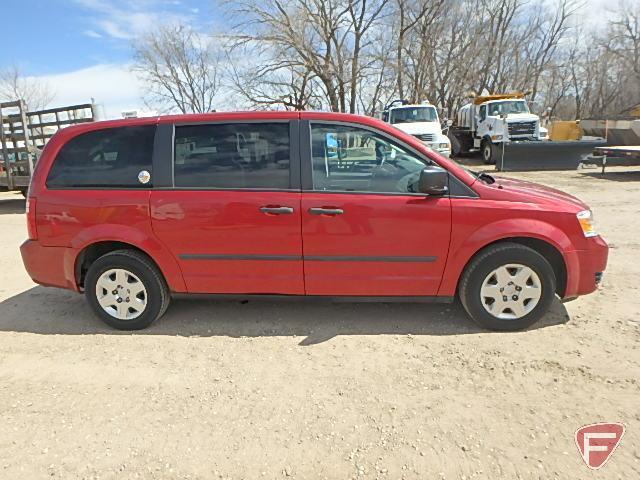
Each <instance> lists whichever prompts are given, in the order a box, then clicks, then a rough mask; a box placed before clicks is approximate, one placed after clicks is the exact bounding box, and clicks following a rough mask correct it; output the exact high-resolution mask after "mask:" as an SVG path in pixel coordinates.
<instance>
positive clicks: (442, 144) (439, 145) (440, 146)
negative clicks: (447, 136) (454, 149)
mask: <svg viewBox="0 0 640 480" xmlns="http://www.w3.org/2000/svg"><path fill="white" fill-rule="evenodd" d="M438 148H443V149H445V150H449V149H450V148H451V147H450V146H449V144H448V143H438Z"/></svg>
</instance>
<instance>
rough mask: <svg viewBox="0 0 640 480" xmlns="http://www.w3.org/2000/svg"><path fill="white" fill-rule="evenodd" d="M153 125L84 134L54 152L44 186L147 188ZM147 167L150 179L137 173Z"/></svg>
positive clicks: (150, 183) (151, 152)
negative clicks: (140, 176)
mask: <svg viewBox="0 0 640 480" xmlns="http://www.w3.org/2000/svg"><path fill="white" fill-rule="evenodd" d="M155 130H156V127H155V125H145V126H136V127H119V128H109V129H105V130H96V131H93V132H88V133H84V134H81V135H78V136H77V137H75V138H73V139H71V140H70V141H69V142H68V143H67V144H66V145H64V146H63V147H62V148H61V149H60V152H59V153H58V155H57V157H56V159H55V161H54V163H53V166H52V167H51V171H50V172H49V176H48V178H47V186H48V187H52V188H91V187H95V188H149V187H151V186H152V185H153V172H152V171H151V165H152V157H153V139H154V135H155ZM143 170H147V171H148V172H150V173H151V174H152V175H151V181H149V182H147V183H145V184H143V183H140V181H139V180H138V174H139V173H140V172H141V171H143Z"/></svg>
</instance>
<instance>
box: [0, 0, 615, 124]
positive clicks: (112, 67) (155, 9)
mask: <svg viewBox="0 0 640 480" xmlns="http://www.w3.org/2000/svg"><path fill="white" fill-rule="evenodd" d="M534 1H550V0H534ZM612 3H614V4H615V3H617V2H616V0H583V7H582V8H581V15H582V16H583V17H584V19H585V21H588V22H598V21H600V20H601V19H602V18H603V16H605V15H606V13H607V6H608V5H611V4H612ZM218 5H219V2H218V1H216V0H0V18H3V20H4V19H6V20H8V21H3V22H2V30H3V31H2V37H3V39H5V40H6V39H10V40H9V44H8V47H9V48H7V43H4V44H3V48H0V69H1V68H3V67H6V66H8V65H13V64H15V65H18V66H19V67H20V68H21V70H22V71H23V72H24V73H25V74H26V75H29V76H35V77H40V78H43V79H44V80H45V81H46V82H47V83H48V84H49V85H50V86H51V87H52V89H53V91H54V93H55V98H54V99H53V101H52V104H51V106H63V105H71V104H77V103H86V102H90V101H91V98H94V99H95V100H96V102H97V103H99V104H102V105H103V106H104V110H105V113H106V116H107V117H109V118H116V117H120V115H121V112H122V111H123V110H132V109H144V104H143V102H142V100H141V98H142V96H143V93H144V87H143V85H142V84H141V83H140V81H139V80H138V79H137V78H136V76H135V75H134V74H133V73H132V72H131V61H132V59H131V55H132V49H131V44H132V42H133V41H134V39H135V38H136V37H137V36H139V35H141V34H144V33H145V32H148V31H150V30H152V29H153V28H154V27H155V26H157V25H158V24H160V23H164V22H172V21H185V22H187V23H188V24H189V25H192V26H194V27H195V28H196V29H199V30H201V31H212V30H213V29H214V28H216V26H220V25H222V24H223V22H224V21H225V19H224V18H223V15H222V14H221V12H220V11H219V8H218ZM227 20H228V19H227ZM25 27H27V29H25Z"/></svg>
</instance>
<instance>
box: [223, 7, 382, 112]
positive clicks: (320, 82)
mask: <svg viewBox="0 0 640 480" xmlns="http://www.w3.org/2000/svg"><path fill="white" fill-rule="evenodd" d="M389 2H390V0H292V1H290V2H288V3H285V2H283V1H282V0H273V1H239V2H238V1H236V2H228V5H229V8H230V9H231V10H232V11H233V12H234V13H235V14H236V15H237V16H238V17H240V18H243V19H244V20H243V22H242V23H241V24H239V25H237V26H236V27H235V31H234V34H235V39H236V41H237V43H238V44H253V45H260V46H262V47H263V48H265V49H266V48H268V49H271V51H272V52H277V54H276V55H271V56H263V57H262V58H263V59H264V58H267V63H263V64H261V65H260V68H261V69H264V70H267V71H269V70H271V71H275V70H277V69H279V68H286V69H294V71H297V72H298V73H299V74H302V72H305V73H304V74H303V75H302V77H300V78H308V80H309V81H310V82H312V84H313V85H314V86H315V87H316V88H317V87H320V88H321V90H322V97H324V98H323V104H325V105H326V107H327V108H329V109H331V110H333V111H341V112H352V113H355V112H356V111H357V110H358V108H359V106H358V104H359V102H358V98H359V91H358V86H359V85H361V84H362V81H363V78H364V76H365V75H371V74H372V73H374V72H372V71H371V69H370V68H369V67H370V61H371V56H370V51H372V50H373V49H374V47H375V45H374V44H373V42H372V38H374V37H375V34H376V29H377V28H378V27H380V26H381V25H382V20H383V19H384V18H385V15H386V14H387V11H386V7H387V5H388V4H389ZM360 101H362V97H361V96H360ZM323 106H324V105H323Z"/></svg>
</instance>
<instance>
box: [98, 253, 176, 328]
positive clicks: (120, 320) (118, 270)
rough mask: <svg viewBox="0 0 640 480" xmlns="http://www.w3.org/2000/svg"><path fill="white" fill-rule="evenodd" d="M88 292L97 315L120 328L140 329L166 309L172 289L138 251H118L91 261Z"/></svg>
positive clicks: (114, 326)
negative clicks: (170, 289)
mask: <svg viewBox="0 0 640 480" xmlns="http://www.w3.org/2000/svg"><path fill="white" fill-rule="evenodd" d="M85 295H86V297H87V300H88V302H89V305H91V308H92V309H93V311H94V312H95V314H96V315H97V316H98V317H99V318H100V319H101V320H102V321H104V322H105V323H106V324H107V325H109V326H111V327H113V328H116V329H118V330H140V329H143V328H146V327H148V326H149V325H151V324H152V323H153V322H154V321H155V320H157V319H158V318H160V317H161V316H162V315H163V314H164V312H165V311H166V310H167V307H168V306H169V301H170V295H169V288H168V287H167V283H166V282H165V280H164V277H163V276H162V273H160V271H159V270H158V267H156V266H155V265H154V264H153V262H152V261H151V260H150V259H149V258H148V257H147V256H146V255H144V254H142V253H140V252H137V251H135V250H116V251H113V252H110V253H107V254H105V255H103V256H101V257H100V258H98V259H97V260H96V261H95V262H93V263H92V264H91V266H90V267H89V270H88V271H87V275H86V278H85Z"/></svg>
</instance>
